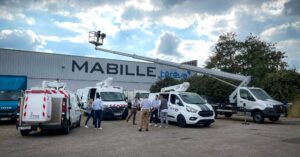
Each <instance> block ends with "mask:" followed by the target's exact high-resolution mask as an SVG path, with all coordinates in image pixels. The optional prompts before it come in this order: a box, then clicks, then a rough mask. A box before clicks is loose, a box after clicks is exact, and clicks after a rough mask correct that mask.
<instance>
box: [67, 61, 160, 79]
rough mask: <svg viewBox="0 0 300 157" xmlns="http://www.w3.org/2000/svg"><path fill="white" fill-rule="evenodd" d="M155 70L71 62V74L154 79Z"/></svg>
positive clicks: (122, 65)
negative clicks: (98, 74)
mask: <svg viewBox="0 0 300 157" xmlns="http://www.w3.org/2000/svg"><path fill="white" fill-rule="evenodd" d="M103 67H106V68H103ZM155 70H156V67H153V66H147V67H146V68H143V69H142V68H140V66H139V65H136V66H135V68H133V69H132V68H131V69H130V68H129V66H128V65H127V64H115V63H106V65H105V66H103V65H101V64H100V63H99V62H96V63H94V64H92V65H91V64H89V62H88V61H84V62H82V63H78V62H77V61H75V60H72V72H76V71H83V72H85V73H101V74H114V75H127V76H147V77H156V74H155Z"/></svg>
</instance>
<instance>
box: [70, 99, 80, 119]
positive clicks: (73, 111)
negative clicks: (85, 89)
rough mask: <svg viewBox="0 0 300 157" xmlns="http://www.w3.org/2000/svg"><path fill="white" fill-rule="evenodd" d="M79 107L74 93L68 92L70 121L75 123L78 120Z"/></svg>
mask: <svg viewBox="0 0 300 157" xmlns="http://www.w3.org/2000/svg"><path fill="white" fill-rule="evenodd" d="M79 116H80V109H79V107H78V102H77V99H76V96H75V95H74V94H70V117H71V123H76V122H77V121H78V120H79Z"/></svg>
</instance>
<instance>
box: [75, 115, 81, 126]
mask: <svg viewBox="0 0 300 157" xmlns="http://www.w3.org/2000/svg"><path fill="white" fill-rule="evenodd" d="M80 122H81V115H80V117H79V121H78V123H77V124H76V127H80Z"/></svg>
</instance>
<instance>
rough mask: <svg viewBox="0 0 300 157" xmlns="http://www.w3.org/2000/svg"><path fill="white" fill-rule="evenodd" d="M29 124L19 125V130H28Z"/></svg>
mask: <svg viewBox="0 0 300 157" xmlns="http://www.w3.org/2000/svg"><path fill="white" fill-rule="evenodd" d="M30 129H31V126H20V127H19V130H30Z"/></svg>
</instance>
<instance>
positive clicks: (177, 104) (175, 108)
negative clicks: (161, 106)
mask: <svg viewBox="0 0 300 157" xmlns="http://www.w3.org/2000/svg"><path fill="white" fill-rule="evenodd" d="M183 108H184V105H183V103H182V101H181V100H180V99H179V97H178V96H177V95H176V94H170V99H169V113H168V116H169V117H170V118H172V120H173V121H177V116H178V115H179V114H180V113H181V111H182V109H183Z"/></svg>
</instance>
